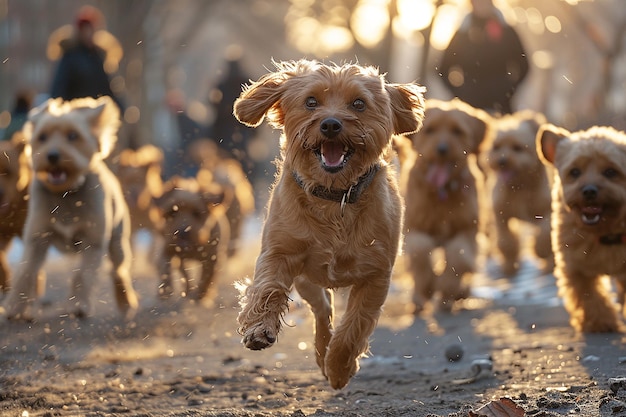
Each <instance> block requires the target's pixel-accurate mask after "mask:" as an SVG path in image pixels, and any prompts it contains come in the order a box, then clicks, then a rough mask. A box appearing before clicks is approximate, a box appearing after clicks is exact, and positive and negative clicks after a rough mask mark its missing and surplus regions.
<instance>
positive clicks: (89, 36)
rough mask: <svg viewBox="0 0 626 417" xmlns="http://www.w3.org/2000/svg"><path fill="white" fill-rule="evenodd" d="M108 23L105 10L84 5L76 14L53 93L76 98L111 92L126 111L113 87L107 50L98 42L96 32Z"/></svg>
mask: <svg viewBox="0 0 626 417" xmlns="http://www.w3.org/2000/svg"><path fill="white" fill-rule="evenodd" d="M103 24H104V17H103V16H102V13H101V12H100V11H99V10H98V9H96V8H95V7H92V6H83V7H82V8H81V9H80V10H79V12H78V14H77V17H76V25H75V34H74V36H73V37H71V38H69V39H66V40H64V41H63V42H62V43H61V48H62V49H63V55H62V57H61V60H60V61H59V64H58V66H57V68H56V72H55V74H54V78H53V81H52V86H51V89H50V96H51V97H53V98H55V97H61V98H63V99H64V100H72V99H75V98H81V97H93V98H97V97H100V96H110V97H111V98H112V99H113V100H114V101H115V103H116V104H117V105H118V107H119V108H120V110H121V111H123V108H124V106H123V104H122V102H121V100H120V98H119V97H117V96H116V95H115V94H114V93H113V91H112V90H111V80H110V79H109V75H108V74H107V73H106V71H105V69H104V60H105V55H106V52H105V51H104V50H103V49H102V48H100V47H99V46H98V45H96V44H95V43H94V33H95V31H96V30H97V29H99V28H100V27H101V26H102V25H103Z"/></svg>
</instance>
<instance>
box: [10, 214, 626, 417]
mask: <svg viewBox="0 0 626 417" xmlns="http://www.w3.org/2000/svg"><path fill="white" fill-rule="evenodd" d="M258 227H259V226H258V224H256V223H255V224H254V225H252V226H251V227H249V232H248V235H249V236H250V238H249V239H248V242H247V243H246V244H245V245H244V247H243V248H242V250H241V251H240V252H239V254H238V255H237V256H236V257H235V258H233V259H231V260H230V262H229V263H228V265H225V266H224V268H223V270H222V272H221V274H220V277H219V284H220V285H219V296H218V299H217V302H216V305H215V306H213V307H210V308H206V307H202V306H199V305H193V304H191V303H189V302H187V300H175V301H174V302H172V303H168V304H166V303H163V302H160V301H159V300H157V299H156V297H155V295H156V285H157V283H156V277H155V271H154V268H153V267H152V266H151V262H150V259H149V255H147V254H146V253H145V252H144V251H142V250H138V251H137V253H136V258H135V268H134V270H135V273H134V276H135V286H136V288H137V290H138V291H139V292H140V294H141V297H142V298H141V309H140V311H139V313H138V315H137V317H136V318H135V319H134V320H132V321H131V322H129V323H127V322H124V321H123V320H122V319H121V318H120V317H119V316H118V315H117V314H116V311H115V308H114V305H113V301H112V294H111V290H110V283H109V282H108V281H107V280H106V277H105V276H103V277H102V278H101V279H100V280H99V282H98V289H97V294H98V300H99V302H98V304H97V307H96V312H95V315H94V317H92V318H90V319H87V320H76V319H74V318H71V317H68V316H67V315H65V313H64V308H63V304H62V302H61V300H62V299H63V297H64V296H65V295H66V294H67V291H68V288H67V284H66V282H65V280H66V279H67V277H68V276H69V275H70V274H71V269H72V262H74V261H73V260H72V259H69V260H68V259H67V258H62V257H60V256H58V255H53V256H51V257H50V258H49V260H48V262H47V270H48V284H47V292H46V294H45V296H44V297H43V298H42V300H41V310H40V312H39V317H38V319H37V321H36V322H34V323H30V324H25V323H12V322H11V323H5V324H3V325H2V326H1V327H0V415H1V416H16V417H29V416H46V417H47V416H112V415H115V416H221V417H238V416H250V417H252V416H254V417H263V416H290V417H303V416H314V417H324V416H377V417H381V416H468V415H471V414H472V413H476V414H475V415H487V416H490V417H501V416H507V415H511V416H522V415H524V416H566V415H567V416H572V415H574V416H616V417H619V416H626V385H625V386H624V388H620V386H619V380H614V379H611V378H619V377H622V376H626V344H625V341H626V338H625V337H624V336H623V335H606V334H604V335H578V334H576V333H575V332H574V331H573V330H572V329H571V328H570V327H569V325H568V321H567V315H566V313H565V311H564V310H563V307H562V305H561V303H560V301H559V300H558V297H557V296H556V290H555V287H554V278H553V277H552V276H541V275H539V274H538V272H537V270H536V268H535V267H534V265H533V263H532V261H531V260H527V261H525V263H524V267H523V269H522V272H521V273H520V275H519V276H518V277H516V278H515V279H512V280H503V279H495V278H494V277H493V276H494V275H497V274H496V273H495V272H494V268H493V267H491V268H490V269H489V268H488V269H487V270H486V273H484V274H481V275H478V276H476V277H475V280H474V290H473V296H472V298H471V299H469V300H467V301H465V302H464V303H463V304H462V305H461V306H460V308H459V309H458V310H457V311H455V312H453V313H452V314H442V313H433V312H429V313H427V314H426V315H425V316H424V317H417V318H416V317H414V316H413V315H411V314H407V312H406V306H407V303H408V300H409V299H410V291H411V282H410V280H408V279H407V278H406V277H405V275H404V274H403V273H402V260H400V261H399V262H398V264H397V265H398V267H397V272H396V275H395V276H394V282H393V287H392V289H391V291H390V294H389V298H388V300H387V303H386V305H385V310H384V314H383V317H382V318H381V320H380V323H379V325H378V328H377V329H376V331H375V332H374V334H373V335H372V337H371V342H372V343H371V355H370V357H369V358H366V359H363V360H362V362H361V370H360V371H359V372H358V374H357V375H356V376H355V377H354V378H353V379H352V381H351V382H350V384H349V385H348V386H347V387H346V388H344V389H342V390H339V391H335V390H332V389H331V388H330V387H329V385H328V384H327V382H326V381H325V379H324V378H323V376H322V374H321V373H320V371H319V369H318V368H317V366H316V364H315V358H314V352H313V346H312V342H313V337H312V319H311V315H310V314H309V311H308V308H307V307H306V306H305V305H303V304H302V302H300V301H299V300H298V297H297V296H296V295H294V301H293V302H292V304H291V307H290V311H289V313H288V315H287V316H286V320H287V323H288V324H289V326H286V327H285V328H284V331H283V333H282V334H281V336H280V338H279V340H278V342H277V343H276V344H275V345H274V346H273V347H272V348H270V349H267V350H265V351H261V352H251V351H247V350H245V349H244V348H243V347H242V345H241V344H240V337H239V335H238V334H237V331H236V328H237V323H236V315H237V311H238V306H237V298H236V291H235V289H234V288H233V285H232V284H233V282H234V281H235V280H238V279H241V278H242V277H244V276H246V275H250V274H251V273H252V269H253V263H254V259H255V257H256V256H257V254H258V249H259V248H258V241H257V236H258ZM338 313H339V314H338V317H340V316H341V302H340V303H339V312H338ZM449 349H457V351H456V352H457V353H459V355H460V356H461V357H460V358H459V359H458V360H456V361H450V360H449V359H448V358H447V357H446V351H447V350H449ZM459 349H460V350H459ZM452 355H454V353H453V354H452ZM448 356H451V354H450V352H448ZM477 371H480V372H477ZM616 381H617V382H618V383H615V382H616ZM611 382H613V386H611ZM501 398H509V399H511V400H512V401H513V402H512V403H510V402H509V403H506V404H508V408H506V407H504V409H507V410H509V412H510V414H504V411H500V410H501V409H502V407H500V408H498V407H497V406H498V405H502V404H504V403H502V402H500V401H499V400H500V399H501ZM481 407H482V408H481ZM511 407H515V410H513V409H512V408H511ZM490 413H491V414H490Z"/></svg>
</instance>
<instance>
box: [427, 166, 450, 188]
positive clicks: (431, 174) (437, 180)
mask: <svg viewBox="0 0 626 417" xmlns="http://www.w3.org/2000/svg"><path fill="white" fill-rule="evenodd" d="M426 179H427V180H428V182H429V183H431V184H432V185H434V186H435V188H442V187H445V185H446V184H447V183H448V180H449V179H450V166H449V165H448V164H432V165H431V166H430V168H428V173H427V174H426Z"/></svg>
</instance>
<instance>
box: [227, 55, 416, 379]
mask: <svg viewBox="0 0 626 417" xmlns="http://www.w3.org/2000/svg"><path fill="white" fill-rule="evenodd" d="M276 67H277V70H276V71H275V72H272V73H269V74H267V75H265V76H263V77H261V78H260V79H259V80H258V81H257V82H254V83H252V85H250V86H248V87H247V88H245V90H244V91H243V92H242V94H241V96H240V97H239V99H238V100H237V101H236V102H235V108H234V109H235V115H236V116H237V118H238V119H239V120H240V121H241V122H242V123H244V124H246V125H249V126H257V125H259V124H260V123H261V122H262V120H263V118H264V116H267V118H268V119H269V122H270V124H271V125H273V126H274V127H276V128H279V129H282V132H283V135H282V138H281V156H280V159H279V160H278V161H277V166H278V168H279V170H278V174H277V178H276V181H275V183H274V186H273V189H272V193H271V196H270V201H269V207H268V214H267V219H266V221H265V225H264V228H263V235H262V243H261V245H262V246H261V254H260V256H259V258H258V259H257V264H256V269H255V272H254V279H253V281H252V283H250V284H249V285H248V286H247V287H246V288H243V289H242V291H243V293H242V298H241V306H242V310H241V312H240V314H239V317H238V321H239V324H240V325H241V327H240V328H239V331H240V333H241V334H242V335H243V343H244V345H245V346H246V347H248V348H250V349H255V350H258V349H264V348H267V347H269V346H271V345H272V344H274V342H276V339H277V337H278V334H279V332H280V329H281V319H282V317H283V315H284V314H285V312H286V310H287V307H288V300H289V298H288V296H289V293H290V291H291V289H292V287H293V286H294V285H295V288H296V289H297V290H298V292H299V294H300V295H301V296H302V298H303V299H304V300H306V301H307V302H308V303H309V305H310V306H311V309H312V311H313V314H314V316H315V350H316V360H317V364H318V365H319V367H320V368H321V370H322V373H323V374H324V375H325V376H326V378H327V379H328V380H329V382H330V385H331V386H332V387H333V388H335V389H339V388H342V387H343V386H345V385H346V384H347V383H348V381H349V380H350V378H351V377H352V376H353V375H354V374H355V373H356V372H357V370H358V367H359V364H358V358H359V357H360V356H361V355H363V354H365V353H366V352H367V351H368V348H369V343H368V338H369V336H370V335H371V333H372V332H373V330H374V328H375V326H376V323H377V321H378V318H379V316H380V312H381V307H382V305H383V303H384V301H385V298H386V296H387V290H388V288H389V284H390V277H391V271H392V268H393V265H394V261H395V258H396V254H397V252H398V246H399V243H400V233H401V225H402V211H403V210H402V202H401V197H400V195H399V192H398V187H397V183H396V178H395V173H394V169H393V167H390V165H389V161H390V157H391V155H390V154H391V153H392V148H391V137H392V134H394V133H395V134H401V133H408V132H413V131H415V130H417V129H418V128H419V127H420V125H421V120H422V117H423V98H422V93H423V88H422V87H420V86H417V85H415V84H391V83H388V82H386V81H385V79H384V77H383V76H382V75H379V73H378V71H377V70H376V69H375V68H372V67H362V66H359V65H352V64H346V65H342V66H338V65H330V66H329V65H324V64H320V63H318V62H315V61H305V60H301V61H297V62H283V63H277V64H276ZM338 287H351V288H350V295H349V299H348V302H347V307H346V312H345V315H344V317H343V320H342V321H341V323H339V325H338V326H337V327H336V328H333V327H334V325H333V320H334V312H333V295H332V292H331V291H330V290H329V289H334V288H338Z"/></svg>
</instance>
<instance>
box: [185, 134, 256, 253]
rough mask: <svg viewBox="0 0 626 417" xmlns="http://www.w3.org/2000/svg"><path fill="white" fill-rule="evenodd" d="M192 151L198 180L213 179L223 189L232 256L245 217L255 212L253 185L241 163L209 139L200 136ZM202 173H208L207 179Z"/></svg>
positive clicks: (235, 250)
mask: <svg viewBox="0 0 626 417" xmlns="http://www.w3.org/2000/svg"><path fill="white" fill-rule="evenodd" d="M190 147H191V154H192V155H193V156H194V158H195V159H196V163H197V164H198V165H199V166H200V167H201V170H200V171H199V173H198V180H199V181H200V182H203V181H209V182H211V181H214V182H217V183H218V184H219V185H221V186H222V188H223V190H224V201H223V202H222V205H223V206H224V207H225V208H226V217H227V218H228V223H229V224H230V240H229V242H228V256H229V257H231V256H233V255H235V253H236V252H237V249H238V248H239V245H240V238H241V232H242V229H243V225H244V221H245V219H246V217H248V216H249V215H251V214H252V213H253V212H254V192H253V190H252V184H250V181H248V178H247V177H246V174H245V173H244V172H243V168H242V167H241V163H240V162H239V161H237V160H235V159H233V158H227V157H223V156H221V155H220V154H219V152H218V148H217V145H215V143H214V142H213V141H212V140H208V139H199V140H196V141H194V142H193V143H192V144H191V146H190ZM200 173H202V174H203V176H206V174H207V173H210V179H207V180H204V179H203V178H202V177H201V175H200Z"/></svg>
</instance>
